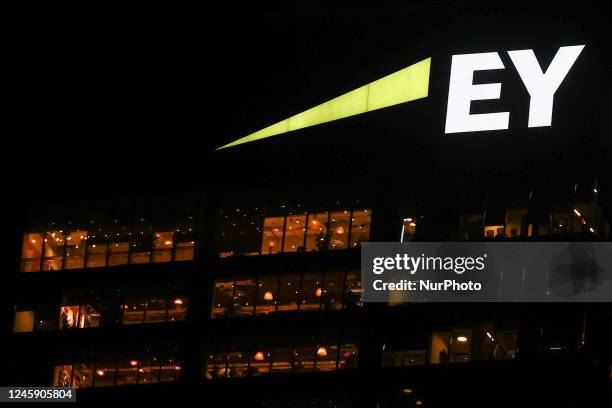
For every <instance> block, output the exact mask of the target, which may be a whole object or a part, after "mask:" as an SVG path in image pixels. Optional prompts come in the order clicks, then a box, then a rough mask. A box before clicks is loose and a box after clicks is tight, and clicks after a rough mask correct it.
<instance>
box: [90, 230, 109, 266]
mask: <svg viewBox="0 0 612 408" xmlns="http://www.w3.org/2000/svg"><path fill="white" fill-rule="evenodd" d="M107 247H108V245H107V243H106V239H105V238H104V237H99V236H95V237H93V236H92V237H90V238H89V239H88V240H87V267H88V268H100V267H103V266H106V252H107V251H106V250H107Z"/></svg>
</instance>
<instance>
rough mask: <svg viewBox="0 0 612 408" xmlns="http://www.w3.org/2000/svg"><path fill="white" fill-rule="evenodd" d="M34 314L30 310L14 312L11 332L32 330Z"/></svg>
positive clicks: (28, 331)
mask: <svg viewBox="0 0 612 408" xmlns="http://www.w3.org/2000/svg"><path fill="white" fill-rule="evenodd" d="M34 320H35V314H34V311H32V310H24V311H19V312H15V321H14V324H13V333H30V332H32V331H33V330H34Z"/></svg>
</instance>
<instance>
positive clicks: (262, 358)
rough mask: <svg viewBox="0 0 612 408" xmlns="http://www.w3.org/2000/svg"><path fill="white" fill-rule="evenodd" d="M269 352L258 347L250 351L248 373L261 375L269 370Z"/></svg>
mask: <svg viewBox="0 0 612 408" xmlns="http://www.w3.org/2000/svg"><path fill="white" fill-rule="evenodd" d="M270 360H271V359H270V353H269V352H267V351H265V350H263V349H259V350H256V351H254V352H252V353H251V357H250V360H249V373H250V374H251V375H261V374H265V373H268V372H270Z"/></svg>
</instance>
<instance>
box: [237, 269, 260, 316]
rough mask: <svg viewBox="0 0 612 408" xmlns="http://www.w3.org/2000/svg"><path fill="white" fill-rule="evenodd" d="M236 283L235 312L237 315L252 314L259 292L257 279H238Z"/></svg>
mask: <svg viewBox="0 0 612 408" xmlns="http://www.w3.org/2000/svg"><path fill="white" fill-rule="evenodd" d="M235 285H236V289H235V291H234V302H233V307H234V309H233V310H234V311H233V313H234V314H236V315H237V316H245V315H249V316H250V315H252V314H253V311H254V308H255V293H256V292H257V284H256V281H255V279H251V278H243V279H237V280H236V284H235Z"/></svg>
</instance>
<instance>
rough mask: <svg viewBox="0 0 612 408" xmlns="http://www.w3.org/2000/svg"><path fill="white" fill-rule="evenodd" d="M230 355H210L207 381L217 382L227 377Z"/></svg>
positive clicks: (207, 365)
mask: <svg viewBox="0 0 612 408" xmlns="http://www.w3.org/2000/svg"><path fill="white" fill-rule="evenodd" d="M227 360H228V355H227V354H226V353H216V354H210V355H209V356H208V362H207V364H206V379H208V380H216V379H219V378H224V377H225V376H226V372H227V371H226V370H227Z"/></svg>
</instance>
